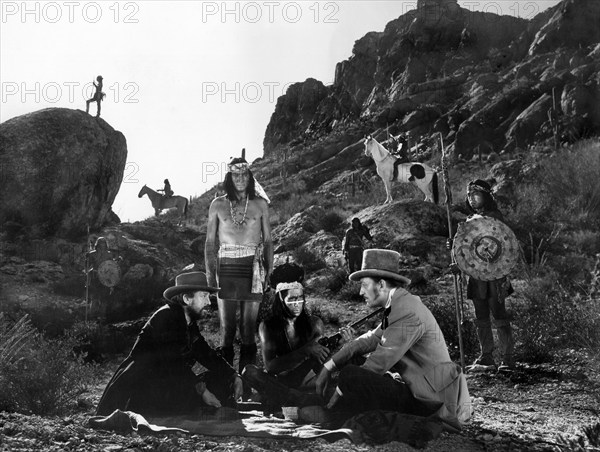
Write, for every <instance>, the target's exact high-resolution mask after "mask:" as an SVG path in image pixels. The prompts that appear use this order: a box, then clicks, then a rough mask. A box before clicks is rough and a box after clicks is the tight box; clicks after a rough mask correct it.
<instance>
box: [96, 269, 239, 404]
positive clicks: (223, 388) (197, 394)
mask: <svg viewBox="0 0 600 452" xmlns="http://www.w3.org/2000/svg"><path fill="white" fill-rule="evenodd" d="M218 290H219V289H218V288H217V287H209V286H208V283H207V281H206V275H205V274H204V273H202V272H189V273H182V274H180V275H178V276H177V278H176V279H175V286H173V287H169V288H168V289H167V290H165V292H164V297H165V298H166V299H167V301H168V303H167V304H166V305H165V306H163V307H161V308H160V309H159V310H158V311H156V312H155V313H154V314H153V315H152V317H151V318H150V320H148V322H147V323H146V324H145V325H144V327H143V328H142V331H141V332H140V334H139V336H138V338H137V340H136V342H135V344H134V346H133V349H132V350H131V352H130V353H129V356H127V358H126V359H125V361H123V363H121V365H120V366H119V368H118V369H117V371H116V372H115V375H114V376H113V377H112V379H111V380H110V382H109V383H108V385H107V386H106V389H105V391H104V394H103V395H102V399H101V400H100V403H99V405H98V409H97V411H96V413H97V414H98V415H100V416H106V415H109V414H111V413H112V412H113V411H114V410H115V409H120V410H127V411H133V412H136V413H139V414H142V415H165V414H186V413H191V412H194V411H195V410H196V409H197V408H198V407H201V406H203V405H204V406H206V405H208V406H213V407H220V406H223V405H228V406H235V401H236V400H237V399H238V398H239V397H241V395H242V381H241V378H240V376H239V375H238V374H237V373H236V372H235V370H234V369H233V368H232V367H231V366H230V365H229V364H228V363H227V362H226V361H225V360H224V359H223V358H222V357H221V356H220V355H219V354H218V353H217V352H216V351H215V350H213V349H212V348H211V347H210V346H209V345H208V343H207V342H206V340H205V339H204V338H203V337H202V335H201V334H200V330H199V328H198V324H197V323H196V322H197V320H198V319H199V316H200V312H201V311H202V309H204V308H205V307H207V306H209V305H210V300H209V294H210V293H215V292H217V291H218ZM195 364H201V365H202V366H204V367H205V368H206V369H208V372H206V373H204V374H202V375H200V376H198V375H196V374H195V373H194V371H193V367H194V366H195Z"/></svg>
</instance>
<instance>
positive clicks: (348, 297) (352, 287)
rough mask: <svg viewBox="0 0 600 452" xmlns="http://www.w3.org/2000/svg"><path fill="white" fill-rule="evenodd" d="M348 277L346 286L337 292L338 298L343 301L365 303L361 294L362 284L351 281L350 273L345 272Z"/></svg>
mask: <svg viewBox="0 0 600 452" xmlns="http://www.w3.org/2000/svg"><path fill="white" fill-rule="evenodd" d="M344 274H345V275H346V278H345V284H344V285H343V286H342V287H341V288H340V290H338V291H337V294H336V297H337V298H338V299H340V300H343V301H355V302H360V301H363V297H362V295H361V294H360V282H358V281H349V280H348V273H347V272H346V271H344Z"/></svg>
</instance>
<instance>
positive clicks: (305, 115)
mask: <svg viewBox="0 0 600 452" xmlns="http://www.w3.org/2000/svg"><path fill="white" fill-rule="evenodd" d="M326 96H327V88H326V87H325V85H323V83H322V82H320V81H318V80H315V79H314V78H309V79H307V80H306V81H304V82H303V83H294V84H293V85H291V86H290V87H289V88H288V89H287V91H286V93H285V95H283V96H281V97H280V98H279V99H277V105H276V106H275V111H274V112H273V115H272V116H271V121H270V122H269V125H268V126H267V131H266V133H265V139H264V141H263V147H264V150H265V154H269V153H271V152H273V151H274V150H275V149H276V148H277V146H278V145H280V144H286V143H289V142H290V140H291V139H292V138H294V137H296V136H298V135H300V134H302V133H303V132H305V131H306V130H307V129H308V126H309V125H310V123H311V121H312V120H313V117H314V115H315V113H316V111H317V107H318V105H319V103H320V102H321V101H322V100H323V99H324V98H325V97H326Z"/></svg>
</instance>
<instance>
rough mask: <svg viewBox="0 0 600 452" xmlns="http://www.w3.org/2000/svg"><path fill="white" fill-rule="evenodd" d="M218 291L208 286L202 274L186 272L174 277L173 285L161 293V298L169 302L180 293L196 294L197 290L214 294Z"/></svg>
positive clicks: (204, 275)
mask: <svg viewBox="0 0 600 452" xmlns="http://www.w3.org/2000/svg"><path fill="white" fill-rule="evenodd" d="M219 289H220V288H219V287H211V286H209V285H208V281H207V280H206V274H205V273H204V272H187V273H181V274H180V275H177V276H176V277H175V285H174V286H173V287H169V288H168V289H167V290H165V291H164V292H163V297H165V298H166V299H167V300H169V301H171V299H172V298H173V297H174V296H175V295H179V294H181V293H185V292H197V291H199V290H202V291H204V292H210V293H215V292H218V291H219Z"/></svg>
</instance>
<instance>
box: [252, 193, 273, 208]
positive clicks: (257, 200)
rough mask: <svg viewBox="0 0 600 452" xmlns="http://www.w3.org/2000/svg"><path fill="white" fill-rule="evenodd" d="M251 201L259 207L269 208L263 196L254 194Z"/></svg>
mask: <svg viewBox="0 0 600 452" xmlns="http://www.w3.org/2000/svg"><path fill="white" fill-rule="evenodd" d="M252 202H253V203H254V204H255V205H257V206H258V207H260V208H261V209H268V208H269V204H267V201H265V200H264V199H263V198H261V197H260V196H258V195H256V196H255V197H254V199H253V200H252Z"/></svg>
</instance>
